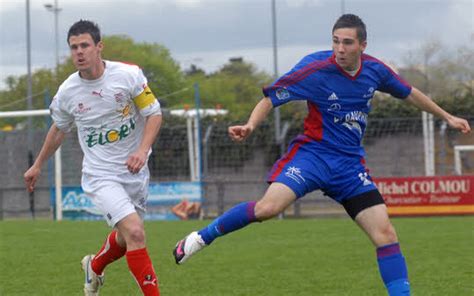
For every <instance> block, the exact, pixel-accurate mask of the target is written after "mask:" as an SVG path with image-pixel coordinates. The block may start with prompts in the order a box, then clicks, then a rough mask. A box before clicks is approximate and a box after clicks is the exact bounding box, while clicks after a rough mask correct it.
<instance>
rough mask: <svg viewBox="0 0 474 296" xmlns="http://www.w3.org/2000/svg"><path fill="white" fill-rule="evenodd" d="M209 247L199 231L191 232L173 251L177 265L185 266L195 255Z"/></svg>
mask: <svg viewBox="0 0 474 296" xmlns="http://www.w3.org/2000/svg"><path fill="white" fill-rule="evenodd" d="M205 246H207V245H206V244H205V243H204V241H203V240H202V237H201V236H200V235H199V234H198V233H197V231H194V232H191V233H190V234H189V235H188V236H187V237H185V238H184V239H182V240H180V241H179V242H178V243H177V244H176V247H175V248H174V250H173V256H174V259H175V260H176V264H183V263H184V262H185V261H186V260H188V259H189V257H191V256H192V255H193V254H195V253H196V252H198V251H200V250H201V249H202V248H204V247H205Z"/></svg>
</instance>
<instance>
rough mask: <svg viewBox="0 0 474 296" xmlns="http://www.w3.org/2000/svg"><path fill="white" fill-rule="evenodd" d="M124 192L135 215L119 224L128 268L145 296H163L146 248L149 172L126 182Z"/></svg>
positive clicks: (136, 175)
mask: <svg viewBox="0 0 474 296" xmlns="http://www.w3.org/2000/svg"><path fill="white" fill-rule="evenodd" d="M122 181H123V184H124V189H125V190H126V192H127V194H128V196H129V197H130V200H131V203H132V204H133V207H134V211H133V212H132V213H131V214H129V215H127V216H125V217H124V218H123V219H121V220H120V221H119V222H118V223H117V229H118V230H119V233H120V234H121V236H122V237H123V238H124V240H125V242H126V244H127V253H126V254H125V256H126V258H127V264H128V268H129V269H130V272H131V273H132V275H133V276H134V277H135V280H136V282H137V284H138V285H139V286H140V289H141V290H142V292H143V295H145V296H156V295H160V293H159V289H158V280H157V276H156V273H155V269H154V268H153V264H152V261H151V258H150V256H149V255H148V250H147V247H146V234H145V228H144V224H143V217H144V215H145V211H146V199H147V197H148V181H149V171H148V169H147V168H144V169H142V170H141V171H140V172H139V173H138V174H135V175H127V176H126V177H124V178H123V180H122Z"/></svg>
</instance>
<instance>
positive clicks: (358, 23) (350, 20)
mask: <svg viewBox="0 0 474 296" xmlns="http://www.w3.org/2000/svg"><path fill="white" fill-rule="evenodd" d="M341 28H355V29H356V31H357V38H358V39H359V41H360V42H364V41H366V40H367V30H366V29H365V24H364V22H363V21H362V19H361V18H360V17H358V16H357V15H355V14H349V13H348V14H343V15H341V17H339V19H338V20H337V21H336V23H335V24H334V27H332V32H333V33H334V31H336V30H337V29H341Z"/></svg>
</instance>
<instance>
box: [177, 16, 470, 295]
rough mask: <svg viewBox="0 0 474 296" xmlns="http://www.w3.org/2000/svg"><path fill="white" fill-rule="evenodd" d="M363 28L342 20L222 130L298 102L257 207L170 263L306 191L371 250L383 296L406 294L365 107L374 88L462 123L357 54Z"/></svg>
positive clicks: (235, 131)
mask: <svg viewBox="0 0 474 296" xmlns="http://www.w3.org/2000/svg"><path fill="white" fill-rule="evenodd" d="M366 37H367V33H366V28H365V24H364V23H363V21H362V20H361V19H360V18H359V17H358V16H356V15H352V14H345V15H342V16H341V17H340V18H339V19H338V20H337V21H336V23H335V24H334V27H333V29H332V50H330V51H321V52H316V53H313V54H310V55H308V56H306V57H305V58H303V59H302V60H301V61H300V62H299V63H298V64H297V65H296V66H295V67H294V68H293V69H292V70H291V71H290V72H288V73H287V74H285V75H284V76H282V77H281V78H279V79H277V80H276V81H275V82H274V83H273V84H272V85H270V86H269V87H266V88H264V90H263V93H264V95H265V97H264V98H263V99H262V100H261V101H260V102H259V103H258V104H257V105H256V106H255V108H254V110H253V111H252V114H251V115H250V118H249V120H248V122H247V123H246V124H245V125H237V126H231V127H229V135H230V137H231V138H232V139H233V140H235V141H242V140H244V139H246V138H247V137H248V136H249V135H250V134H251V133H252V132H253V131H254V130H255V128H256V127H257V126H258V125H259V124H260V123H261V122H262V121H263V120H264V119H265V118H266V116H267V115H268V113H269V112H270V111H271V109H272V108H273V107H277V106H280V105H282V104H285V103H287V102H290V101H294V100H305V101H306V102H307V105H308V110H309V113H308V116H307V117H306V119H305V121H304V134H302V135H300V136H298V137H296V138H295V139H294V140H293V141H292V142H291V143H290V146H289V148H288V151H287V153H286V154H285V155H284V156H283V157H282V158H281V159H279V160H278V161H277V162H276V163H275V165H274V166H273V168H272V170H271V171H270V173H269V176H268V182H269V183H271V185H270V186H269V188H268V189H267V191H266V193H265V194H264V196H263V197H262V198H261V199H260V200H258V201H256V202H255V201H251V202H243V203H241V204H238V205H236V206H234V207H233V208H231V209H230V210H228V211H227V212H225V213H224V214H223V215H222V216H220V217H218V218H217V219H215V220H214V221H213V222H212V223H211V224H209V225H208V226H207V227H205V228H203V229H201V230H200V231H195V232H192V233H191V234H189V235H188V236H187V237H185V238H184V239H183V240H181V241H179V242H178V243H177V244H176V247H175V249H174V251H173V254H174V257H175V259H176V263H177V264H182V263H183V262H185V261H186V260H187V259H189V257H190V256H192V255H193V254H194V253H196V252H197V251H199V250H201V249H202V248H204V247H205V246H208V245H210V244H211V243H212V242H213V241H214V240H215V239H216V238H217V237H219V236H222V235H225V234H227V233H230V232H232V231H235V230H238V229H241V228H243V227H245V226H247V225H248V224H250V223H252V222H257V221H264V220H267V219H270V218H272V217H274V216H276V215H277V214H279V213H280V212H282V211H284V210H285V208H287V207H288V206H289V205H290V204H291V203H293V202H294V201H295V200H296V199H298V198H301V197H303V196H304V195H305V194H306V193H309V192H311V191H314V190H318V189H319V190H322V191H323V192H324V193H325V194H326V195H328V196H329V197H330V198H332V199H334V200H335V201H337V202H339V203H340V204H342V205H343V206H344V208H345V210H346V211H347V213H348V214H349V216H350V217H351V218H352V219H353V220H354V221H355V222H356V223H357V224H358V225H359V226H360V228H362V230H363V231H364V232H365V233H366V234H367V235H368V237H369V239H370V240H371V241H372V243H373V244H374V245H375V247H376V254H377V261H378V266H379V270H380V274H381V276H382V280H383V282H384V284H385V286H386V288H387V291H388V294H389V295H390V296H395V295H410V284H409V281H408V273H407V267H406V263H405V258H404V257H403V255H402V252H401V249H400V246H399V243H398V238H397V234H396V232H395V229H394V227H393V226H392V224H391V223H390V220H389V216H388V214H387V207H386V206H385V203H384V200H383V198H382V196H381V195H380V193H379V191H378V190H377V187H375V185H374V183H373V182H372V180H371V177H370V176H369V174H368V171H367V170H366V168H365V166H364V163H365V161H364V154H365V153H364V149H363V147H362V146H361V142H362V138H363V135H364V132H365V128H366V124H367V115H368V113H369V111H370V109H371V106H370V102H371V99H372V97H373V96H374V92H375V91H376V90H378V91H382V92H386V93H389V94H391V95H392V96H394V97H396V98H399V99H403V100H405V101H407V102H409V103H411V104H414V105H415V106H417V107H418V108H420V109H421V110H424V111H427V112H430V113H432V114H434V115H436V116H438V117H440V118H442V119H444V120H446V121H447V123H448V124H449V125H450V126H451V127H452V128H455V129H458V130H460V131H462V132H463V133H468V132H470V130H471V128H470V126H469V124H468V122H467V121H466V120H464V119H462V118H458V117H455V116H453V115H451V114H449V113H447V112H446V111H444V110H443V109H442V108H440V107H439V106H438V105H437V104H436V103H434V102H433V101H432V100H431V99H430V98H428V97H427V96H426V95H424V94H423V93H422V92H420V91H419V90H418V89H416V88H414V87H412V86H410V85H409V84H408V83H407V82H405V81H404V80H403V79H402V78H400V77H399V76H398V75H397V74H396V73H394V72H393V71H392V70H391V69H390V68H389V67H387V66H386V65H385V64H384V63H382V62H381V61H379V60H377V59H375V58H373V57H371V56H369V55H366V54H364V53H363V52H364V50H365V48H366V46H367V41H366Z"/></svg>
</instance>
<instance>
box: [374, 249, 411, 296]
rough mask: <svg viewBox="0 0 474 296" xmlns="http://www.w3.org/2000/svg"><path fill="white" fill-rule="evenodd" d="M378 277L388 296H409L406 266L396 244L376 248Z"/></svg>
mask: <svg viewBox="0 0 474 296" xmlns="http://www.w3.org/2000/svg"><path fill="white" fill-rule="evenodd" d="M377 261H378V264H379V270H380V275H381V276H382V280H383V282H384V284H385V287H386V288H387V291H388V295H390V296H409V295H410V282H409V281H408V272H407V266H406V263H405V257H403V255H402V252H401V250H400V245H399V244H398V243H394V244H390V245H386V246H382V247H380V248H377Z"/></svg>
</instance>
